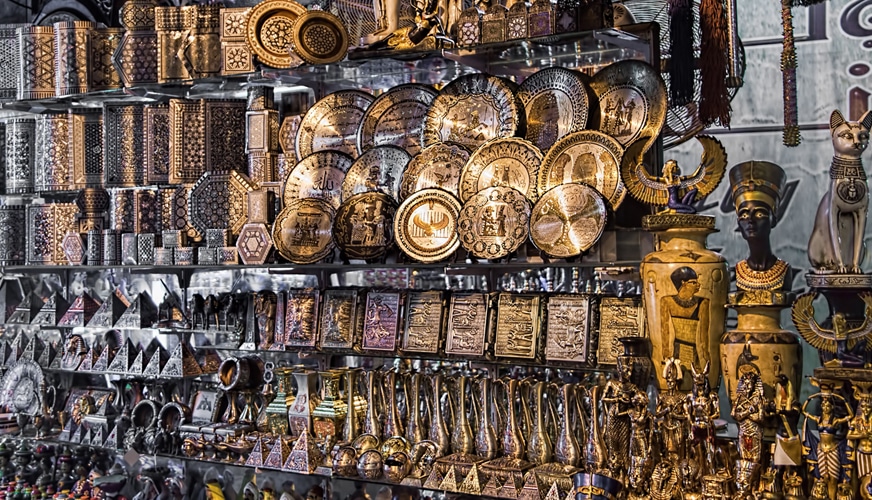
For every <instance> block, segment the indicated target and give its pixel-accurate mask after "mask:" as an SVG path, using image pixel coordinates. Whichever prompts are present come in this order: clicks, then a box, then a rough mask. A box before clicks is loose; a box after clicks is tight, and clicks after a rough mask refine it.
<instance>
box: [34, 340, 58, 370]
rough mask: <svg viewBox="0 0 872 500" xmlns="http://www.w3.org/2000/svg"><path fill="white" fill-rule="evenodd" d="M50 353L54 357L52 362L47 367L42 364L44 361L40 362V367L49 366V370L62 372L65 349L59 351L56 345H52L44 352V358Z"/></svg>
mask: <svg viewBox="0 0 872 500" xmlns="http://www.w3.org/2000/svg"><path fill="white" fill-rule="evenodd" d="M48 351H51V352H49V356H52V359H51V362H50V363H49V364H47V365H44V364H42V361H40V363H39V366H47V367H48V369H49V370H60V369H61V362H62V361H63V359H64V349H63V347H61V348H60V349H58V348H57V347H55V344H50V345H49V347H48V348H46V350H45V351H43V352H42V357H43V358H44V357H45V356H46V352H48Z"/></svg>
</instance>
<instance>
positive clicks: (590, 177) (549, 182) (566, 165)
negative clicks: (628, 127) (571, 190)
mask: <svg viewBox="0 0 872 500" xmlns="http://www.w3.org/2000/svg"><path fill="white" fill-rule="evenodd" d="M623 154H624V149H623V148H622V147H621V145H620V144H618V141H616V140H615V139H613V138H612V137H611V136H608V135H606V134H603V133H602V132H596V131H594V130H584V131H582V132H574V133H572V134H569V135H567V136H566V137H564V138H563V139H560V140H559V141H557V142H556V143H555V144H554V146H552V147H551V149H550V150H549V151H548V154H546V155H545V159H544V160H543V161H542V168H540V169H539V195H540V196H541V195H542V194H543V193H545V192H546V191H548V190H549V189H551V188H553V187H555V186H559V185H560V184H564V183H567V182H583V183H585V184H587V185H589V186H592V187H593V188H594V189H596V190H597V191H599V192H600V194H602V195H603V197H604V198H606V200H608V201H609V203H611V205H612V208H617V207H618V205H620V203H621V201H622V200H623V197H624V195H625V194H626V189H624V185H623V183H622V182H621V159H622V158H623Z"/></svg>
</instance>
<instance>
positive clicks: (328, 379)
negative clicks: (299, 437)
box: [312, 370, 348, 444]
mask: <svg viewBox="0 0 872 500" xmlns="http://www.w3.org/2000/svg"><path fill="white" fill-rule="evenodd" d="M319 375H320V376H321V386H322V388H323V390H322V398H321V401H320V402H319V403H318V406H316V407H315V409H314V410H313V411H312V426H313V429H314V431H315V432H314V436H315V437H317V438H318V440H319V441H321V442H331V441H335V440H336V439H338V438H339V433H340V432H342V428H343V426H344V425H345V418H346V415H347V413H348V405H346V404H345V402H344V401H342V398H341V397H340V396H339V383H340V381H341V379H342V372H341V371H339V370H330V371H326V372H321V373H319ZM331 444H332V443H331Z"/></svg>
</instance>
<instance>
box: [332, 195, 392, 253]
mask: <svg viewBox="0 0 872 500" xmlns="http://www.w3.org/2000/svg"><path fill="white" fill-rule="evenodd" d="M396 212H397V204H396V202H394V200H393V199H391V197H390V196H388V195H386V194H384V193H377V192H369V193H360V194H356V195H354V196H352V197H350V198H348V199H347V200H345V201H344V202H342V205H341V206H340V207H339V210H337V211H336V217H335V218H334V221H333V236H334V238H335V239H336V245H337V246H338V247H339V248H341V249H342V250H343V251H344V252H345V254H346V255H348V257H350V258H352V259H377V258H379V257H382V256H384V255H385V254H386V253H387V251H388V249H389V248H390V247H391V244H392V243H393V241H394V236H393V233H392V231H393V229H394V215H395V214H396Z"/></svg>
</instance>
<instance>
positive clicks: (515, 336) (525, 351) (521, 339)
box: [494, 292, 542, 359]
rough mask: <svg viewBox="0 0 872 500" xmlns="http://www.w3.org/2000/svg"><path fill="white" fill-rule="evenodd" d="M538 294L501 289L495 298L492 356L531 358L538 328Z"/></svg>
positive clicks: (539, 299)
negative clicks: (502, 290)
mask: <svg viewBox="0 0 872 500" xmlns="http://www.w3.org/2000/svg"><path fill="white" fill-rule="evenodd" d="M541 300H542V299H541V296H539V295H533V294H522V293H510V292H501V293H500V294H499V298H498V299H497V326H496V328H495V330H496V335H495V338H494V356H496V357H498V358H521V359H533V358H535V357H536V355H537V351H538V350H539V342H540V340H539V339H540V331H541V325H542V320H541V317H540V316H541V310H540V305H541Z"/></svg>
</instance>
